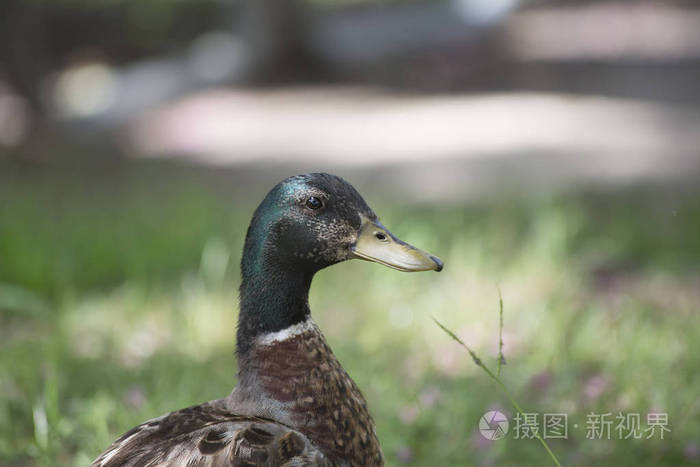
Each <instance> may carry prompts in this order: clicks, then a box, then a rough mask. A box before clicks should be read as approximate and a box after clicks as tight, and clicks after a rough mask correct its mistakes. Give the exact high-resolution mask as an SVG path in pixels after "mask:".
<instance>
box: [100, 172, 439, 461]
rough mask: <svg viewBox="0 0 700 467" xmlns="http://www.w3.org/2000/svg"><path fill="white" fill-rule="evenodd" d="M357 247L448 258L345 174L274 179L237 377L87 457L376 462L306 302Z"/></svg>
mask: <svg viewBox="0 0 700 467" xmlns="http://www.w3.org/2000/svg"><path fill="white" fill-rule="evenodd" d="M352 258H360V259H364V260H368V261H374V262H377V263H381V264H384V265H386V266H389V267H391V268H394V269H398V270H400V271H430V270H432V271H440V270H442V266H443V263H442V261H440V260H439V259H438V258H436V257H435V256H432V255H430V254H428V253H426V252H424V251H421V250H419V249H417V248H415V247H413V246H411V245H409V244H407V243H405V242H403V241H401V240H399V239H398V238H396V237H395V236H394V235H393V234H392V233H391V232H390V231H389V230H388V229H387V228H385V227H384V226H383V225H382V224H381V222H379V219H378V218H377V216H376V214H375V213H374V212H373V211H372V209H370V207H369V206H367V203H365V201H364V199H362V196H360V194H359V193H358V192H357V191H356V190H355V189H354V188H353V187H352V186H351V185H350V184H349V183H348V182H346V181H345V180H343V179H342V178H340V177H337V176H334V175H329V174H324V173H312V174H304V175H297V176H294V177H290V178H287V179H285V180H283V181H282V182H280V183H279V184H277V185H276V186H275V187H274V188H273V189H272V190H270V192H269V193H268V194H267V196H265V199H264V200H263V201H262V203H261V204H260V206H258V208H257V210H256V211H255V214H254V215H253V220H252V221H251V223H250V227H249V228H248V233H247V235H246V240H245V246H244V250H243V257H242V260H241V274H242V281H241V287H240V314H239V319H238V331H237V342H236V355H237V357H238V364H239V366H238V385H237V386H236V387H235V388H234V389H233V392H231V394H230V395H229V396H228V397H225V398H223V399H218V400H214V401H210V402H206V403H204V404H201V405H197V406H193V407H189V408H186V409H182V410H178V411H176V412H171V413H169V414H167V415H164V416H162V417H159V418H155V419H153V420H150V421H147V422H145V423H143V424H141V425H139V426H137V427H135V428H133V429H132V430H129V431H128V432H126V433H125V434H124V435H123V436H121V437H120V438H119V439H117V440H116V441H115V442H114V443H113V444H112V445H111V446H110V447H109V448H108V449H107V450H106V451H105V452H104V453H102V454H100V456H99V457H98V458H97V459H96V460H95V461H94V462H93V464H92V465H93V466H101V467H107V466H155V465H158V466H161V465H183V466H185V465H186V466H239V465H249V466H252V465H268V466H278V465H283V466H301V465H382V464H383V459H382V451H381V448H380V446H379V440H378V439H377V435H376V431H375V425H374V421H373V420H372V416H371V415H370V414H369V411H368V409H367V402H366V401H365V399H364V397H363V396H362V393H361V392H360V390H359V388H358V387H357V385H356V384H355V382H354V381H353V380H352V379H351V378H350V376H349V375H348V374H347V373H346V372H345V370H344V369H343V367H342V366H341V364H340V362H338V360H337V359H336V357H335V355H333V352H332V351H331V349H330V347H329V346H328V344H327V343H326V340H325V338H324V337H323V334H322V333H321V331H320V330H319V328H318V327H317V326H316V324H314V322H313V321H312V319H311V313H310V310H309V302H308V295H309V287H310V286H311V279H312V278H313V276H314V274H315V273H316V272H318V271H319V270H321V269H323V268H325V267H328V266H330V265H332V264H336V263H339V262H341V261H345V260H348V259H352Z"/></svg>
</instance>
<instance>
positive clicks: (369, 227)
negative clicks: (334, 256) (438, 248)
mask: <svg viewBox="0 0 700 467" xmlns="http://www.w3.org/2000/svg"><path fill="white" fill-rule="evenodd" d="M352 254H353V256H354V257H355V258H359V259H364V260H366V261H372V262H375V263H379V264H383V265H384V266H388V267H390V268H393V269H397V270H399V271H406V272H410V271H438V272H439V271H442V267H443V262H442V261H441V260H440V259H439V258H437V257H435V256H433V255H431V254H430V253H426V252H425V251H423V250H419V249H418V248H416V247H414V246H413V245H409V244H408V243H406V242H404V241H403V240H400V239H398V238H396V237H395V236H394V234H392V233H391V232H389V229H387V228H386V227H384V226H383V225H382V223H381V222H379V221H378V220H377V221H370V220H368V219H363V222H362V228H361V229H360V234H359V236H358V237H357V242H355V245H354V246H353V247H352Z"/></svg>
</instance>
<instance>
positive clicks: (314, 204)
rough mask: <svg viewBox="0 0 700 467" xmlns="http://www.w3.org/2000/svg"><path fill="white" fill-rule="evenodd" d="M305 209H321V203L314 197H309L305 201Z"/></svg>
mask: <svg viewBox="0 0 700 467" xmlns="http://www.w3.org/2000/svg"><path fill="white" fill-rule="evenodd" d="M306 207H307V208H309V209H313V210H316V209H320V208H321V207H323V202H322V201H321V200H320V199H318V198H316V197H315V196H311V197H310V198H309V199H307V200H306Z"/></svg>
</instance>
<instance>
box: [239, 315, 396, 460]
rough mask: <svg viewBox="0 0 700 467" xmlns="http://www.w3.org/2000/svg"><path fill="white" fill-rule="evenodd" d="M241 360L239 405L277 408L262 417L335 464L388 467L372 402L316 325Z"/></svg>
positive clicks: (260, 346) (256, 347)
mask: <svg viewBox="0 0 700 467" xmlns="http://www.w3.org/2000/svg"><path fill="white" fill-rule="evenodd" d="M240 360H241V361H240V365H241V367H240V368H241V371H240V374H239V377H240V380H239V387H238V388H236V390H234V393H233V394H232V397H233V399H234V400H236V399H237V400H238V402H237V403H236V402H234V403H235V404H236V405H240V401H241V398H243V399H254V401H252V400H251V401H250V402H253V404H254V405H255V406H258V407H260V406H268V407H270V406H272V407H273V409H272V410H269V411H266V412H265V413H262V414H261V415H265V416H268V417H272V418H274V419H276V420H279V421H280V422H282V423H286V424H289V425H290V426H291V427H293V428H294V429H296V430H298V431H300V432H301V433H303V434H304V435H306V436H307V437H308V438H309V439H310V440H311V442H312V443H314V445H316V446H317V447H318V449H319V450H320V451H321V452H323V453H324V454H325V455H326V456H327V457H328V458H329V459H330V460H332V461H334V462H337V463H340V464H344V465H367V466H375V465H376V466H378V465H383V459H382V452H381V448H380V446H379V440H378V439H377V435H376V432H375V425H374V420H372V417H371V415H370V414H369V411H368V409H367V402H366V401H365V399H364V397H363V396H362V393H360V390H359V388H358V387H357V385H356V384H355V382H354V381H353V380H352V379H351V378H350V376H349V375H348V374H347V373H346V372H345V370H344V369H343V367H342V366H341V365H340V362H338V360H337V359H336V357H335V355H334V354H333V351H332V350H331V349H330V347H329V346H328V344H326V341H325V338H324V337H323V334H322V333H321V331H320V330H319V329H318V328H317V327H316V326H315V325H312V326H311V328H310V329H308V330H306V331H304V332H302V333H300V334H297V335H294V336H292V337H289V338H287V339H285V340H280V341H274V342H270V343H265V344H261V343H258V344H257V345H254V346H253V348H252V349H251V350H250V351H249V352H248V353H247V355H244V356H240ZM242 386H247V388H248V389H245V388H244V387H242ZM244 405H245V404H244Z"/></svg>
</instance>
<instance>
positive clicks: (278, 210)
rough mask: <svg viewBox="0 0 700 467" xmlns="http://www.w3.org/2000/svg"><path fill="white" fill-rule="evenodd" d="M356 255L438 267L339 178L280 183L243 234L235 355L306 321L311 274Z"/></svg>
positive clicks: (316, 176)
mask: <svg viewBox="0 0 700 467" xmlns="http://www.w3.org/2000/svg"><path fill="white" fill-rule="evenodd" d="M354 258H358V259H363V260H366V261H373V262H375V263H379V264H383V265H385V266H388V267H390V268H394V269H398V270H399V271H440V270H442V266H443V263H442V261H440V260H439V259H438V258H437V257H435V256H433V255H431V254H429V253H426V252H425V251H422V250H419V249H418V248H416V247H414V246H412V245H409V244H408V243H406V242H404V241H402V240H399V239H398V238H397V237H396V236H395V235H393V234H392V233H391V232H390V231H389V230H388V229H387V228H386V227H384V225H382V223H381V222H379V219H378V218H377V215H376V214H375V213H374V211H372V209H371V208H370V207H369V206H368V205H367V203H366V202H365V200H364V199H362V196H360V194H359V193H358V192H357V190H355V188H353V187H352V185H350V184H349V183H348V182H346V181H345V180H343V179H342V178H340V177H337V176H334V175H329V174H324V173H311V174H304V175H297V176H294V177H290V178H287V179H285V180H283V181H282V182H280V183H279V184H277V185H276V186H275V187H274V188H273V189H272V190H270V192H269V193H268V194H267V196H265V199H264V200H263V201H262V203H260V206H258V208H257V209H256V211H255V214H254V215H253V220H252V221H251V223H250V227H249V228H248V233H247V235H246V241H245V246H244V250H243V257H242V260H241V273H242V274H241V275H242V281H241V303H240V306H241V312H240V314H239V322H238V342H237V346H238V353H239V355H241V354H244V353H245V351H246V350H247V349H248V348H249V346H250V345H251V343H252V342H253V341H254V340H255V338H256V336H260V335H262V334H265V333H269V332H277V331H279V330H282V329H285V328H287V327H289V326H292V325H294V324H297V323H299V322H301V321H304V320H306V318H308V316H309V313H310V312H309V306H308V291H309V287H310V285H311V280H312V278H313V275H314V274H315V273H316V272H317V271H319V270H321V269H323V268H325V267H327V266H331V265H333V264H336V263H339V262H341V261H346V260H349V259H354Z"/></svg>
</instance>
